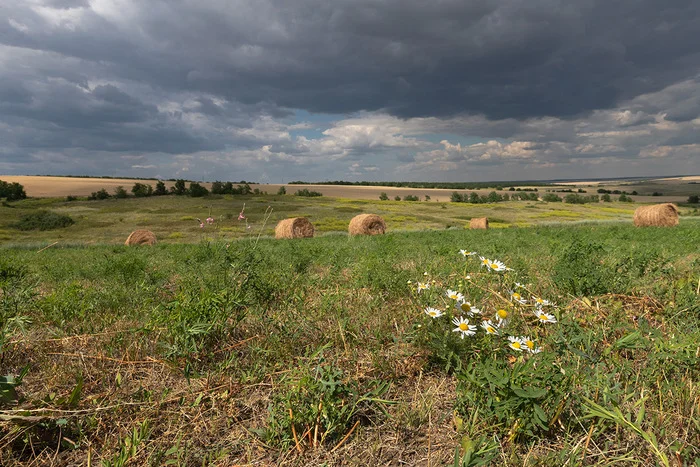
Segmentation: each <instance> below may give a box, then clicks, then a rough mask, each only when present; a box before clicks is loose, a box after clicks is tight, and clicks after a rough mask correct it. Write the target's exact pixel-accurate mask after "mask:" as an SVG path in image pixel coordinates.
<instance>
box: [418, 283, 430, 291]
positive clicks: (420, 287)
mask: <svg viewBox="0 0 700 467" xmlns="http://www.w3.org/2000/svg"><path fill="white" fill-rule="evenodd" d="M429 288H430V284H428V283H427V282H419V283H418V293H421V292H422V291H423V290H428V289H429Z"/></svg>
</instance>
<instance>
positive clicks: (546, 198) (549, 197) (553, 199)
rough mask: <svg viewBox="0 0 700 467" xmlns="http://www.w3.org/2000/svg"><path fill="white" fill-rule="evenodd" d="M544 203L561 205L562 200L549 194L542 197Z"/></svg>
mask: <svg viewBox="0 0 700 467" xmlns="http://www.w3.org/2000/svg"><path fill="white" fill-rule="evenodd" d="M542 201H546V202H548V203H561V198H560V197H559V196H557V195H555V194H554V193H547V194H544V195H542Z"/></svg>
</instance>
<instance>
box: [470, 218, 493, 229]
mask: <svg viewBox="0 0 700 467" xmlns="http://www.w3.org/2000/svg"><path fill="white" fill-rule="evenodd" d="M469 228H470V229H488V228H489V220H488V219H487V218H485V217H473V218H472V220H470V221H469Z"/></svg>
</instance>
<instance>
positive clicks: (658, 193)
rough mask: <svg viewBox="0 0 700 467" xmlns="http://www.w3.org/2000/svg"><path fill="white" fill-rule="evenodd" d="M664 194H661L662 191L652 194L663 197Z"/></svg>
mask: <svg viewBox="0 0 700 467" xmlns="http://www.w3.org/2000/svg"><path fill="white" fill-rule="evenodd" d="M663 195H664V194H663V193H661V192H660V191H655V192H653V193H652V194H651V196H663Z"/></svg>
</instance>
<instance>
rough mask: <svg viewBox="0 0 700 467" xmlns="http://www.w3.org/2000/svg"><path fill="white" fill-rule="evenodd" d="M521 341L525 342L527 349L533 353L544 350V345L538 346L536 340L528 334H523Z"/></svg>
mask: <svg viewBox="0 0 700 467" xmlns="http://www.w3.org/2000/svg"><path fill="white" fill-rule="evenodd" d="M520 341H521V342H522V343H523V344H525V349H526V350H527V351H528V352H530V353H531V354H536V353H540V352H542V347H537V345H535V341H533V340H532V339H530V338H529V337H526V336H521V337H520Z"/></svg>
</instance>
